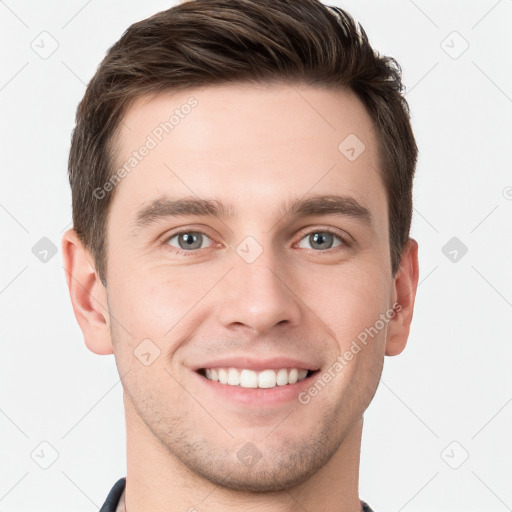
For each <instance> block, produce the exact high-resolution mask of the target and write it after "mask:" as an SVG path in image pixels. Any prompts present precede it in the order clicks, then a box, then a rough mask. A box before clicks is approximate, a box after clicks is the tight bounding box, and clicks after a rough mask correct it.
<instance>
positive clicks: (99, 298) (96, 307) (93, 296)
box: [62, 229, 113, 354]
mask: <svg viewBox="0 0 512 512" xmlns="http://www.w3.org/2000/svg"><path fill="white" fill-rule="evenodd" d="M62 255H63V259H64V270H65V271H66V282H67V285H68V289H69V295H70V298H71V303H72V305H73V311H74V313H75V317H76V319H77V322H78V324H79V326H80V329H81V330H82V333H83V335H84V340H85V344H86V345H87V347H88V348H89V350H91V351H92V352H94V353H95V354H112V353H113V348H112V341H111V337H110V325H109V322H110V317H109V312H108V304H107V293H106V289H105V287H104V286H103V284H102V283H101V281H100V279H99V276H98V275H97V273H96V270H95V269H94V263H93V259H92V257H91V254H90V252H89V251H88V250H87V249H86V248H85V247H84V246H83V245H82V243H81V242H80V240H79V238H78V236H77V234H76V232H75V231H74V230H73V229H69V230H68V231H66V232H65V233H64V236H63V237H62Z"/></svg>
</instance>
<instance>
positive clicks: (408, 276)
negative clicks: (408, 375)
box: [386, 238, 419, 356]
mask: <svg viewBox="0 0 512 512" xmlns="http://www.w3.org/2000/svg"><path fill="white" fill-rule="evenodd" d="M418 277H419V264H418V243H417V242H416V240H414V239H412V238H409V241H408V242H407V244H406V247H405V249H404V252H403V255H402V261H401V268H400V270H399V271H398V273H397V275H396V276H395V282H394V287H395V290H394V295H395V296H396V303H395V305H394V306H395V307H394V310H395V314H394V316H393V318H392V319H391V321H390V323H389V327H388V336H387V340H386V355H387V356H396V355H398V354H400V353H401V352H402V350H403V349H404V348H405V345H406V344H407V339H408V337H409V331H410V327H411V322H412V316H413V310H414V301H415V298H416V289H417V287H418Z"/></svg>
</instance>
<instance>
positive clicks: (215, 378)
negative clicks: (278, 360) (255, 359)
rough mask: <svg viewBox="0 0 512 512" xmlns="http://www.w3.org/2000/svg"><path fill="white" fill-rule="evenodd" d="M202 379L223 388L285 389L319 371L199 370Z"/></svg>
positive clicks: (275, 369)
mask: <svg viewBox="0 0 512 512" xmlns="http://www.w3.org/2000/svg"><path fill="white" fill-rule="evenodd" d="M196 372H197V373H198V374H199V375H200V376H201V377H203V378H205V379H207V380H209V381H212V382H216V383H218V384H221V385H225V386H232V387H237V388H246V389H272V388H286V387H289V386H293V385H294V384H297V383H299V382H302V381H305V380H307V379H310V378H311V377H312V376H313V375H315V374H316V373H318V372H319V370H308V369H304V368H268V369H264V370H261V371H255V370H250V369H248V368H235V367H220V368H199V369H198V370H196Z"/></svg>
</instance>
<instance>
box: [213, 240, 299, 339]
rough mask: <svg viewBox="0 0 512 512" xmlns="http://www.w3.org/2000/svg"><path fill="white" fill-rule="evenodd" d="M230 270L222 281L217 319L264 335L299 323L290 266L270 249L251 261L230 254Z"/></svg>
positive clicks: (230, 327)
mask: <svg viewBox="0 0 512 512" xmlns="http://www.w3.org/2000/svg"><path fill="white" fill-rule="evenodd" d="M232 261H233V267H232V270H231V271H230V272H229V273H228V274H227V275H226V277H225V278H224V279H223V280H222V281H221V283H219V284H221V286H220V287H219V290H218V293H219V295H220V296H217V299H218V300H219V301H220V303H221V307H220V310H219V320H220V322H221V323H222V325H223V326H224V327H226V328H228V329H232V328H237V329H241V328H246V329H248V330H252V331H253V332H252V334H257V335H263V334H267V333H268V331H270V330H271V329H272V328H273V327H274V326H277V325H283V326H285V325H287V327H288V328H291V327H295V326H297V325H298V324H299V322H300V318H301V314H302V307H301V300H300V298H299V297H298V296H297V295H296V292H295V290H294V288H296V287H295V286H294V280H293V275H292V271H291V267H289V266H288V267H286V264H285V262H283V261H280V260H279V258H278V257H276V255H275V253H274V252H273V251H272V250H270V249H265V250H264V251H263V253H262V254H261V255H260V256H259V257H258V258H257V259H256V260H255V261H253V262H252V263H249V262H247V261H245V260H244V259H243V258H242V257H240V256H239V255H238V254H237V253H236V252H234V253H233V259H232Z"/></svg>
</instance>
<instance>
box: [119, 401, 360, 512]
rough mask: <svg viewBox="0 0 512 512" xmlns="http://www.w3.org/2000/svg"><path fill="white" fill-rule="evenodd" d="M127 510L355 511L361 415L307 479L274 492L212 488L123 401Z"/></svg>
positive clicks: (224, 511) (190, 511)
mask: <svg viewBox="0 0 512 512" xmlns="http://www.w3.org/2000/svg"><path fill="white" fill-rule="evenodd" d="M125 402H126V403H125V408H126V414H127V415H126V427H127V432H126V434H127V435H126V441H127V452H126V453H127V474H126V489H125V503H126V512H149V511H151V512H164V511H165V512H184V511H187V512H199V511H200V510H209V511H211V512H232V511H238V510H240V509H241V508H242V509H243V510H244V511H246V512H251V511H261V510H265V511H266V512H292V511H296V510H298V509H299V510H319V508H318V506H319V504H321V506H322V509H321V510H322V511H324V512H360V511H361V504H360V501H359V496H358V484H359V459H360V451H361V434H362V427H363V418H362V417H361V418H359V419H358V420H357V421H356V422H354V424H353V425H352V427H351V428H350V430H348V432H347V435H346V436H345V438H344V440H343V442H342V443H341V445H340V446H339V448H338V450H337V451H336V452H335V453H334V455H333V456H332V457H331V459H330V460H329V461H328V463H327V464H325V465H324V466H323V467H322V468H321V469H320V470H319V471H317V472H316V473H315V474H313V475H312V476H311V477H310V478H309V479H307V480H306V481H304V482H302V483H300V484H298V485H296V486H294V487H290V488H287V489H283V490H280V491H274V492H262V493H254V492H241V491H234V490H232V489H229V488H223V487H221V486H217V485H215V484H213V483H211V482H209V481H208V480H206V479H204V478H202V477H200V476H198V475H197V474H195V473H193V472H192V471H190V470H189V469H188V468H187V467H186V466H185V465H184V464H183V463H182V462H181V461H180V460H179V459H177V458H176V457H175V456H174V455H173V454H172V453H169V451H168V450H167V449H166V448H165V447H164V446H163V445H162V444H161V443H160V442H159V441H158V439H157V438H155V437H154V436H153V434H152V433H151V432H150V431H149V430H148V429H147V427H146V426H145V425H144V424H143V422H142V421H141V420H140V418H139V417H138V416H137V414H136V413H135V411H134V410H133V409H132V408H131V407H130V404H129V400H126V401H125Z"/></svg>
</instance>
